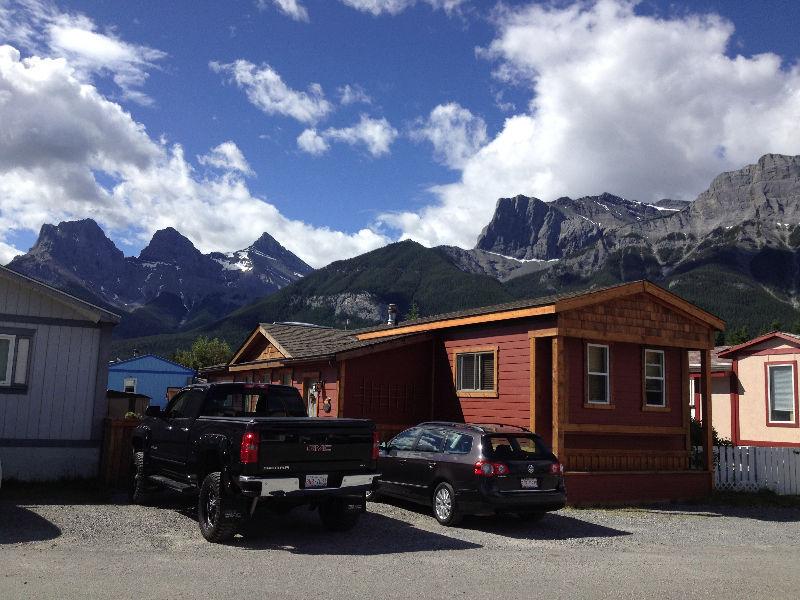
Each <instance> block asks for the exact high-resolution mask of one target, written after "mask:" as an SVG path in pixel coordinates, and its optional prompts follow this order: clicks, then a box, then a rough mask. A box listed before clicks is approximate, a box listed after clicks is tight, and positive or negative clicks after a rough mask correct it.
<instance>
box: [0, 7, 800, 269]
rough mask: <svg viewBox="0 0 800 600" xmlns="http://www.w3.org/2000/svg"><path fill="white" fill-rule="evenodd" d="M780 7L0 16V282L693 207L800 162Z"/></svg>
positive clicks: (313, 260)
mask: <svg viewBox="0 0 800 600" xmlns="http://www.w3.org/2000/svg"><path fill="white" fill-rule="evenodd" d="M798 25H800V3H798V2H779V1H767V0H765V1H764V2H758V3H754V2H749V1H740V0H694V1H692V2H680V1H670V2H665V1H660V0H659V1H656V0H643V1H641V2H629V1H625V0H599V1H597V2H592V1H581V2H570V1H553V2H533V1H530V0H519V1H511V0H507V1H505V2H498V1H495V0H230V1H228V2H210V1H204V0H193V1H192V2H188V1H183V2H178V1H176V2H161V1H156V0H145V1H140V2H123V1H121V0H120V1H113V2H112V1H102V0H95V1H92V2H88V1H87V2H83V1H74V2H51V1H49V0H0V263H3V264H5V263H6V262H8V261H9V260H10V259H11V258H12V257H13V256H14V255H16V254H19V253H23V252H25V251H27V249H28V248H29V247H30V246H31V245H32V244H33V243H34V242H35V240H36V236H37V234H38V231H39V228H40V227H41V225H42V224H44V223H58V222H60V221H63V220H72V219H81V218H86V217H91V218H93V219H95V220H96V221H97V222H98V223H99V224H100V225H101V226H102V227H103V228H104V230H105V231H106V233H107V234H108V235H109V237H111V238H112V239H113V240H114V242H115V243H116V244H117V246H118V247H119V248H120V249H122V250H123V251H124V252H125V254H126V255H137V254H138V252H139V251H140V250H141V249H142V248H143V247H144V246H145V245H146V244H147V242H148V241H149V239H150V237H151V236H152V234H153V233H154V232H155V231H156V230H158V229H162V228H164V227H168V226H171V227H175V228H176V229H178V230H179V231H180V232H181V233H183V234H184V235H186V236H187V237H188V238H189V239H190V240H191V241H192V242H193V243H194V244H195V246H197V247H198V248H199V249H200V250H201V251H203V252H210V251H233V250H238V249H242V248H245V247H247V246H248V245H250V244H251V243H252V242H253V241H255V240H256V239H257V238H258V237H260V235H261V234H262V233H263V232H265V231H266V232H268V233H270V234H271V235H272V236H273V237H275V238H276V239H277V240H278V241H279V242H281V243H282V244H283V245H284V246H286V247H287V248H288V249H290V250H291V251H293V252H294V253H296V254H297V255H298V256H300V257H301V258H302V259H304V260H305V261H306V262H308V263H309V264H310V265H312V266H314V267H321V266H323V265H325V264H328V263H330V262H331V261H333V260H338V259H342V258H348V257H351V256H355V255H358V254H361V253H363V252H366V251H369V250H372V249H375V248H378V247H380V246H383V245H385V244H387V243H390V242H393V241H397V240H400V239H414V240H417V241H419V242H420V243H422V244H425V245H427V246H434V245H439V244H452V245H457V246H461V247H464V248H470V247H473V246H474V245H475V242H476V240H477V237H478V235H479V234H480V231H481V229H482V228H483V227H484V226H485V225H486V224H487V223H488V221H489V220H490V219H491V216H492V214H493V211H494V206H495V204H496V201H497V199H498V198H500V197H509V196H515V195H517V194H525V195H528V196H535V197H537V198H540V199H542V200H544V201H552V200H555V199H556V198H558V197H561V196H565V195H568V196H571V197H580V196H583V195H594V194H600V193H602V192H611V193H614V194H617V195H620V196H623V197H625V198H629V199H633V200H639V201H644V202H652V201H656V200H658V199H660V198H681V199H687V200H692V199H694V198H695V197H696V196H697V194H699V193H700V192H702V191H703V190H704V189H706V188H707V187H708V185H709V183H710V182H711V180H712V179H713V177H714V176H715V175H717V174H718V173H720V172H722V171H726V170H733V169H738V168H741V167H743V166H744V165H747V164H750V163H753V162H755V161H756V160H758V158H759V157H760V156H761V155H763V154H765V153H768V152H775V153H785V154H800V66H798V55H799V54H800V45H799V44H798V42H797V34H796V32H797V31H798Z"/></svg>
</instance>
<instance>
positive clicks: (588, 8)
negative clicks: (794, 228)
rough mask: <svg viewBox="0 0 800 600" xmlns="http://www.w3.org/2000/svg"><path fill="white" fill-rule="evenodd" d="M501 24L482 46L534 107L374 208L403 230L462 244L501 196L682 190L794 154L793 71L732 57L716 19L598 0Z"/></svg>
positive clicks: (727, 31)
mask: <svg viewBox="0 0 800 600" xmlns="http://www.w3.org/2000/svg"><path fill="white" fill-rule="evenodd" d="M497 28H498V32H497V36H496V39H495V40H494V41H493V42H492V43H491V45H490V46H489V48H488V49H486V50H485V51H484V52H483V55H484V56H486V57H488V58H490V59H492V60H495V61H497V65H498V68H497V74H498V76H499V77H500V78H502V79H503V80H504V81H506V82H513V83H517V84H522V85H525V86H529V87H530V89H531V92H532V95H531V101H530V105H529V106H528V107H527V110H526V111H525V112H522V113H520V114H516V115H514V116H511V117H509V118H508V119H506V121H505V123H504V126H503V128H502V130H501V131H500V132H499V133H498V134H497V136H496V137H495V138H494V139H492V140H491V141H490V142H489V143H488V144H486V145H484V146H483V147H482V148H481V149H480V150H479V151H478V152H477V153H476V154H475V155H474V156H473V157H471V158H469V159H467V160H466V162H465V163H464V165H463V167H462V170H461V176H460V179H459V181H457V182H455V183H452V184H449V185H442V186H438V187H436V188H434V189H433V190H432V191H433V193H434V194H435V195H436V197H437V202H436V203H435V204H433V205H431V206H428V207H426V208H424V209H423V210H421V211H419V212H402V213H398V214H386V215H383V216H382V221H383V222H384V224H386V225H388V226H390V227H397V228H399V229H400V231H401V232H402V236H403V237H411V238H414V239H416V240H418V241H420V242H423V243H426V244H429V245H434V244H441V243H449V244H458V245H462V246H472V245H473V244H474V243H475V240H476V238H477V235H478V234H479V232H480V230H481V227H483V225H485V224H486V223H487V222H488V220H489V219H490V218H491V215H492V212H493V209H494V205H495V202H496V200H497V198H499V197H502V196H513V195H516V194H527V195H533V196H537V197H539V198H541V199H543V200H553V199H555V198H557V197H559V196H562V195H570V196H573V197H577V196H581V195H585V194H598V193H601V192H603V191H609V192H613V193H616V194H619V195H622V196H624V197H627V198H635V199H639V200H655V199H658V198H663V197H678V198H692V197H694V196H695V195H696V194H697V193H699V192H700V191H702V190H703V189H705V188H706V187H707V186H708V184H709V183H710V181H711V179H712V178H713V177H714V176H715V175H717V174H718V173H720V172H722V171H726V170H731V169H737V168H741V167H742V166H743V165H745V164H749V163H752V162H755V161H756V160H757V159H758V158H759V157H760V156H761V155H762V154H764V153H767V152H777V153H786V154H800V120H799V119H798V115H799V114H800V68H799V67H798V66H797V65H792V66H790V67H787V68H782V67H781V59H780V57H778V56H776V55H774V54H760V55H756V56H752V57H744V56H734V57H730V56H728V55H727V54H726V50H727V48H728V46H729V44H730V41H731V36H732V34H733V30H734V29H733V25H732V24H731V23H730V22H728V21H726V20H724V19H722V18H720V17H718V16H713V15H706V16H703V15H692V14H689V15H683V16H680V17H672V18H666V17H655V16H643V15H638V14H636V13H635V5H634V4H633V3H630V2H624V1H621V0H602V1H599V2H597V3H591V4H590V3H585V2H580V3H576V4H573V5H569V6H564V5H558V4H556V5H553V4H546V5H542V4H532V5H529V6H527V7H524V8H519V9H514V10H511V9H507V10H505V11H504V12H503V13H501V14H500V17H499V20H498V21H497Z"/></svg>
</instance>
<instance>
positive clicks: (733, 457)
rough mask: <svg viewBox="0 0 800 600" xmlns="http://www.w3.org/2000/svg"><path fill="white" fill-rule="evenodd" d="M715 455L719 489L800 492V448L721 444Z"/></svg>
mask: <svg viewBox="0 0 800 600" xmlns="http://www.w3.org/2000/svg"><path fill="white" fill-rule="evenodd" d="M714 455H715V457H716V459H717V460H716V463H717V465H716V469H715V472H714V483H715V486H716V488H717V489H720V490H737V491H756V490H760V489H768V490H772V491H773V492H775V493H776V494H782V495H787V494H794V495H800V448H771V447H761V446H758V447H757V446H738V447H732V446H720V447H716V448H714Z"/></svg>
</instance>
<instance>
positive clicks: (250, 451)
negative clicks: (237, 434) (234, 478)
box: [239, 431, 259, 465]
mask: <svg viewBox="0 0 800 600" xmlns="http://www.w3.org/2000/svg"><path fill="white" fill-rule="evenodd" d="M258 442H259V438H258V433H257V432H255V431H248V432H246V433H245V434H244V435H243V436H242V445H241V447H240V449H239V461H240V462H241V463H242V464H243V465H251V464H254V463H257V462H258Z"/></svg>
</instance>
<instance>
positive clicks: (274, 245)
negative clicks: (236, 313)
mask: <svg viewBox="0 0 800 600" xmlns="http://www.w3.org/2000/svg"><path fill="white" fill-rule="evenodd" d="M8 267H9V268H10V269H13V270H15V271H18V272H20V273H23V274H25V275H28V276H30V277H34V278H36V279H39V280H40V281H44V282H46V283H48V284H50V285H52V286H54V287H57V288H59V289H62V290H64V291H67V292H69V293H71V294H73V295H75V296H77V297H79V298H82V299H84V300H87V301H89V302H92V303H95V304H98V305H100V306H103V307H107V308H110V309H112V310H115V311H117V312H119V313H121V314H122V315H123V317H124V318H123V320H122V323H121V324H120V325H119V326H118V327H117V328H116V331H115V335H116V336H117V337H129V336H130V335H149V334H160V333H169V332H176V331H181V330H186V329H192V328H193V327H198V326H201V325H204V324H206V323H209V322H212V321H215V320H217V319H220V318H222V317H224V316H225V315H227V314H228V313H230V312H231V311H233V310H235V309H237V308H239V307H241V306H244V305H247V304H249V303H251V302H254V301H255V300H257V299H259V298H261V297H263V296H265V295H267V294H271V293H273V292H275V291H277V290H279V289H280V288H282V287H284V286H286V285H288V284H290V283H292V282H294V281H297V280H298V279H299V278H301V277H302V276H303V275H306V274H307V273H309V272H311V270H312V269H311V267H309V266H308V265H307V264H306V263H304V262H303V261H302V260H300V259H299V258H298V257H297V256H295V255H294V254H292V253H291V252H289V251H288V250H287V249H286V248H284V247H283V246H281V245H280V244H279V243H278V242H277V241H276V240H275V239H274V238H273V237H272V236H270V235H269V234H267V233H265V234H264V235H262V236H261V237H260V238H259V239H258V240H256V241H255V242H254V243H253V244H252V245H251V246H248V247H247V248H245V249H244V250H239V251H237V252H228V253H222V252H212V253H210V254H203V253H201V252H200V251H199V250H198V249H197V248H195V247H194V245H193V244H192V242H190V241H189V240H188V239H187V238H186V237H184V236H183V235H181V234H180V233H178V232H177V231H176V230H175V229H173V228H171V227H168V228H166V229H162V230H160V231H157V232H156V233H155V234H154V235H153V238H152V239H151V240H150V243H149V244H148V245H147V246H146V247H145V248H144V249H143V250H142V251H141V253H140V254H139V256H138V257H133V256H128V257H126V256H125V255H124V254H123V253H122V251H121V250H119V249H118V248H117V247H116V246H115V245H114V242H112V241H111V240H110V239H109V238H108V237H107V236H106V235H105V233H104V232H103V230H102V229H101V228H100V227H99V226H98V225H97V223H95V222H94V221H93V220H91V219H84V220H81V221H67V222H63V223H59V224H58V225H44V226H42V228H41V231H40V233H39V238H38V239H37V240H36V243H35V244H34V246H33V248H31V249H30V251H29V252H27V253H26V254H24V255H22V256H17V257H15V258H14V259H13V260H12V261H11V262H10V263H9V265H8Z"/></svg>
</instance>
